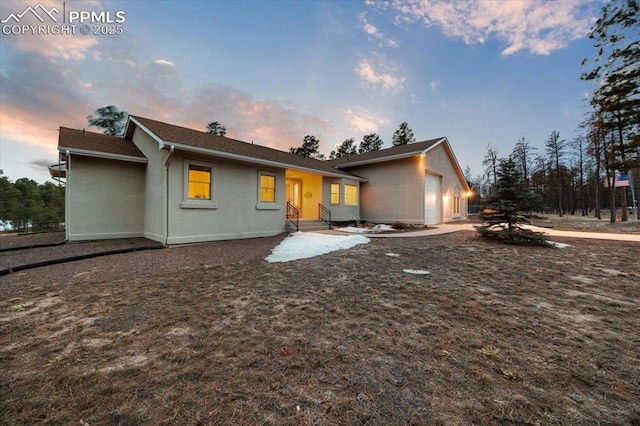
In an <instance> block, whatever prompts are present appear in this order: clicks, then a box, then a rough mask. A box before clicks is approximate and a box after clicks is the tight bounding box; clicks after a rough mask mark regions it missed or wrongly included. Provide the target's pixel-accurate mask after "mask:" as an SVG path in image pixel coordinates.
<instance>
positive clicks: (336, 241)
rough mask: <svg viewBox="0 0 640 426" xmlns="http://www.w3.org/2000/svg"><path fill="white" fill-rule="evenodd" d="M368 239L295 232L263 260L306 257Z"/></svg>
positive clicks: (280, 260)
mask: <svg viewBox="0 0 640 426" xmlns="http://www.w3.org/2000/svg"><path fill="white" fill-rule="evenodd" d="M369 241H370V240H369V239H368V238H367V237H363V236H361V235H346V236H345V235H329V234H316V233H314V232H295V233H293V234H291V235H290V236H288V237H287V238H285V239H284V240H283V241H282V242H281V243H280V244H279V245H278V246H276V247H275V248H274V249H273V250H271V254H270V255H269V256H267V257H266V258H265V260H266V261H267V262H270V263H274V262H289V261H291V260H296V259H307V258H310V257H315V256H319V255H321V254H326V253H331V252H332V251H337V250H345V249H350V248H352V247H355V246H357V245H358V244H367V243H368V242H369Z"/></svg>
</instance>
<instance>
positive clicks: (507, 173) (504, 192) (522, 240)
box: [476, 158, 549, 245]
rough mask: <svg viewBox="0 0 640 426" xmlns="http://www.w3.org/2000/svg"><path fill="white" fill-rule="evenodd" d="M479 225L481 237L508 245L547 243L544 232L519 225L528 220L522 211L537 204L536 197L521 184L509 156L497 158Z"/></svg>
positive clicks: (519, 176)
mask: <svg viewBox="0 0 640 426" xmlns="http://www.w3.org/2000/svg"><path fill="white" fill-rule="evenodd" d="M485 201H486V205H485V209H484V211H483V212H482V215H481V216H482V219H483V222H484V223H483V224H482V225H480V226H476V230H477V231H478V233H479V234H480V235H481V236H483V237H485V238H492V239H497V240H501V241H504V242H507V243H512V244H539V245H548V244H549V243H548V241H547V239H546V237H545V236H544V234H542V233H540V232H534V231H532V230H530V229H526V228H523V227H522V225H523V224H524V223H527V222H528V219H527V218H526V217H525V216H524V215H523V214H522V213H523V212H527V211H531V210H532V209H533V208H534V207H536V206H537V205H538V204H539V202H540V201H539V198H538V197H537V196H536V195H535V194H534V193H533V192H532V191H531V190H530V189H529V188H528V187H527V185H525V183H524V179H523V178H522V175H521V173H520V172H519V170H518V167H517V166H516V162H515V161H514V160H513V159H512V158H503V159H500V160H499V164H498V170H497V180H496V183H495V184H494V185H493V187H492V188H491V192H490V193H489V195H488V196H487V197H486V199H485Z"/></svg>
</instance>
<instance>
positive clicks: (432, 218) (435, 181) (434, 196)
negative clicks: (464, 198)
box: [424, 174, 442, 225]
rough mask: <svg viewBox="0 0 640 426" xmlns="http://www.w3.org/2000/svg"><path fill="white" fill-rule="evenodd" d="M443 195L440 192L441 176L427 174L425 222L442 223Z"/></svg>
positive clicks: (430, 223)
mask: <svg viewBox="0 0 640 426" xmlns="http://www.w3.org/2000/svg"><path fill="white" fill-rule="evenodd" d="M441 200H442V196H441V194H440V177H439V176H433V175H429V174H427V175H425V179H424V224H425V225H438V224H440V221H441V217H440V212H441V210H442V208H441V204H440V203H441Z"/></svg>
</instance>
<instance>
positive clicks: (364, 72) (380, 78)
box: [356, 55, 406, 92]
mask: <svg viewBox="0 0 640 426" xmlns="http://www.w3.org/2000/svg"><path fill="white" fill-rule="evenodd" d="M356 73H357V74H358V76H359V77H360V79H361V81H362V82H363V83H364V84H365V86H368V87H371V88H379V89H382V90H383V91H388V92H399V91H400V90H402V88H403V84H404V82H405V80H406V78H405V77H401V76H399V75H398V67H397V66H396V65H395V64H394V63H393V62H390V61H387V60H385V59H384V57H383V56H381V55H375V56H374V57H372V58H369V59H362V60H361V61H360V62H359V63H358V67H357V68H356Z"/></svg>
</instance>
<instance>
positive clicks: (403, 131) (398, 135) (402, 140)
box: [393, 121, 416, 146]
mask: <svg viewBox="0 0 640 426" xmlns="http://www.w3.org/2000/svg"><path fill="white" fill-rule="evenodd" d="M415 141H416V138H415V137H414V136H413V130H411V128H410V127H409V125H408V124H407V122H406V121H404V122H402V123H400V126H398V129H397V130H396V131H395V132H394V133H393V146H398V145H406V144H409V143H414V142H415Z"/></svg>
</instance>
